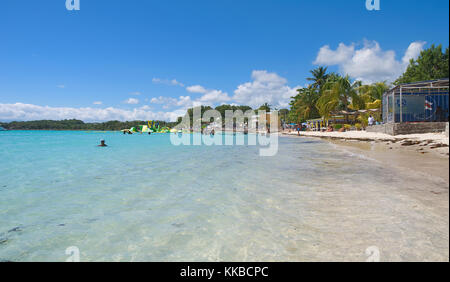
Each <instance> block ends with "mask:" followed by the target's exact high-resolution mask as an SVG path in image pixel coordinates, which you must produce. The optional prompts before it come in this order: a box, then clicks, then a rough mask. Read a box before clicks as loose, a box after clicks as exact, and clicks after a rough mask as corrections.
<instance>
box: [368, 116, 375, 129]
mask: <svg viewBox="0 0 450 282" xmlns="http://www.w3.org/2000/svg"><path fill="white" fill-rule="evenodd" d="M368 122H369V126H372V125H374V124H375V119H374V118H373V116H372V115H370V116H369V120H368Z"/></svg>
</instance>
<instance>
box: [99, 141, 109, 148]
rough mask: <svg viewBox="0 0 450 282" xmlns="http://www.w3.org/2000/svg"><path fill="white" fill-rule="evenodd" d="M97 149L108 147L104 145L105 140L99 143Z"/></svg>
mask: <svg viewBox="0 0 450 282" xmlns="http://www.w3.org/2000/svg"><path fill="white" fill-rule="evenodd" d="M98 147H108V145H106V144H105V140H101V141H100V145H98Z"/></svg>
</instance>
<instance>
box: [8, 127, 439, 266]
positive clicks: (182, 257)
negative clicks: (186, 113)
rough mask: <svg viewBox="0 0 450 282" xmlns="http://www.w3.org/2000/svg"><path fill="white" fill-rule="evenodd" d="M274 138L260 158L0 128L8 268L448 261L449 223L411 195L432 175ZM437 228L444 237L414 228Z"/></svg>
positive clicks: (112, 136)
mask: <svg viewBox="0 0 450 282" xmlns="http://www.w3.org/2000/svg"><path fill="white" fill-rule="evenodd" d="M100 139H105V140H106V143H107V144H108V145H109V147H107V148H99V147H97V146H96V145H97V144H98V143H99V141H100ZM279 143H280V145H279V152H278V154H277V155H276V156H274V157H260V156H259V148H258V147H257V146H173V145H172V144H171V143H170V140H169V135H163V134H155V135H151V136H149V135H139V134H135V135H131V136H130V135H123V134H121V133H114V132H109V133H99V132H64V131H59V132H56V131H55V132H53V131H6V132H0V164H1V165H0V261H62V262H63V261H66V259H67V258H68V257H69V256H68V255H67V254H66V249H67V248H68V247H71V246H75V247H77V248H78V249H79V251H80V260H81V261H302V260H315V261H317V260H355V261H365V260H366V253H365V251H366V248H367V247H370V246H378V247H379V248H380V249H382V250H383V251H384V252H383V255H384V256H383V258H384V259H386V260H402V259H421V258H423V257H428V256H429V254H433V257H431V258H435V259H439V258H445V257H446V256H447V258H448V218H447V219H446V220H445V218H444V219H443V218H440V217H437V216H435V215H434V214H433V213H432V212H430V211H426V209H425V208H424V209H423V210H422V211H420V212H419V211H417V210H414V209H412V210H411V207H412V206H414V205H418V206H419V208H420V207H422V206H421V204H420V202H419V201H417V200H416V199H413V198H411V197H408V196H405V194H404V193H403V192H402V189H403V188H405V187H407V188H408V189H412V188H411V187H419V186H420V185H424V183H425V182H424V180H423V179H422V180H421V179H419V178H418V177H416V178H415V177H414V175H412V174H407V173H403V172H398V171H395V170H392V169H388V168H385V167H384V166H382V165H381V164H380V163H378V162H376V161H374V160H370V159H367V158H364V157H363V156H359V155H355V154H354V153H351V152H348V151H345V150H343V149H340V148H338V147H336V146H334V145H332V144H329V143H326V142H323V141H319V140H314V139H306V138H280V139H279ZM426 183H427V184H426V185H429V186H430V187H442V186H443V185H444V186H445V185H447V187H448V183H447V184H445V183H442V182H440V181H438V180H436V181H434V182H433V181H428V180H427V182H426ZM430 221H431V222H433V224H434V223H435V224H436V226H438V225H441V226H442V230H441V229H439V228H438V229H436V230H421V228H419V227H420V224H426V223H430ZM445 227H446V228H447V229H446V231H445ZM445 242H446V243H447V247H445V244H444V243H445Z"/></svg>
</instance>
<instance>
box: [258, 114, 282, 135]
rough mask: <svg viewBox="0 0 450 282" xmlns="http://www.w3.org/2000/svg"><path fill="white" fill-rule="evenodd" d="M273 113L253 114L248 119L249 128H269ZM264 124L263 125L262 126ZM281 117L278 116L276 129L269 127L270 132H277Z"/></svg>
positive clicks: (263, 129)
mask: <svg viewBox="0 0 450 282" xmlns="http://www.w3.org/2000/svg"><path fill="white" fill-rule="evenodd" d="M272 114H273V113H266V115H265V116H264V115H260V114H258V115H253V116H252V118H251V120H250V128H252V129H257V130H258V131H265V130H266V129H267V128H270V127H271V126H270V123H271V118H272ZM264 124H265V126H264ZM281 128H282V126H281V118H280V117H278V129H276V128H270V129H271V132H278V131H279V130H281Z"/></svg>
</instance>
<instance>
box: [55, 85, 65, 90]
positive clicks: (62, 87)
mask: <svg viewBox="0 0 450 282" xmlns="http://www.w3.org/2000/svg"><path fill="white" fill-rule="evenodd" d="M56 87H58V88H61V89H64V88H66V86H65V85H63V84H60V85H56Z"/></svg>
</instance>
